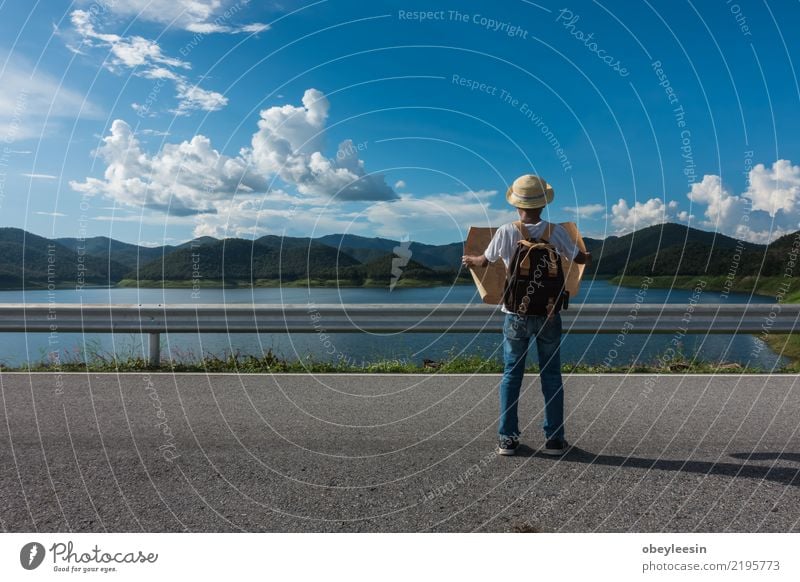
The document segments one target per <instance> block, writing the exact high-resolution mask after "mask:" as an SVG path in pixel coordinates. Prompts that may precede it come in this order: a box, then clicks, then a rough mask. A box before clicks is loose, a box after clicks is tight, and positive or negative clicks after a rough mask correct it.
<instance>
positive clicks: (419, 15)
mask: <svg viewBox="0 0 800 582" xmlns="http://www.w3.org/2000/svg"><path fill="white" fill-rule="evenodd" d="M397 19H398V20H405V21H411V22H458V23H463V24H471V25H474V26H478V27H480V28H483V29H485V30H488V31H490V32H499V33H502V34H505V35H506V36H508V37H510V38H521V39H523V40H528V30H527V29H526V28H523V27H521V26H519V25H516V24H512V23H511V22H508V21H505V20H498V19H496V18H492V17H490V16H485V15H483V14H480V13H469V12H461V11H459V10H398V11H397Z"/></svg>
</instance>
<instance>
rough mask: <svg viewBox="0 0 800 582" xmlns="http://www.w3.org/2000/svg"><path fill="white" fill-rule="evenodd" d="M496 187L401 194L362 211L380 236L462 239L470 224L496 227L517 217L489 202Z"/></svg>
mask: <svg viewBox="0 0 800 582" xmlns="http://www.w3.org/2000/svg"><path fill="white" fill-rule="evenodd" d="M496 196H497V191H495V190H478V191H474V192H462V193H456V194H434V195H430V196H425V197H416V196H413V195H411V194H405V193H404V194H401V195H400V198H399V199H397V200H391V201H386V202H379V203H377V204H373V205H371V206H369V207H368V208H367V209H365V210H364V212H363V214H364V216H365V217H366V219H367V221H368V222H369V223H370V225H371V226H372V231H373V232H374V233H375V234H377V235H380V236H385V237H390V238H399V237H402V236H404V235H408V236H409V238H410V239H411V240H417V241H424V240H433V239H442V238H445V239H447V240H452V241H458V240H464V239H465V238H466V235H467V231H468V230H469V227H470V226H498V225H500V224H504V223H506V222H510V221H512V220H516V219H517V218H518V217H517V216H516V215H515V213H514V212H513V210H512V209H505V208H504V209H502V210H495V209H493V208H489V206H488V202H489V200H490V199H491V198H493V197H496Z"/></svg>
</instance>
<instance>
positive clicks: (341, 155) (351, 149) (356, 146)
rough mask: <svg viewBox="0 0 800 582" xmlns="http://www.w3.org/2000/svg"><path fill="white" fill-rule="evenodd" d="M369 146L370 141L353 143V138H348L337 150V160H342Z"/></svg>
mask: <svg viewBox="0 0 800 582" xmlns="http://www.w3.org/2000/svg"><path fill="white" fill-rule="evenodd" d="M368 147H369V142H367V141H362V142H358V143H353V141H352V140H349V139H348V140H347V141H345V142H343V147H340V148H339V149H338V150H336V161H337V162H341V161H342V160H344V159H345V158H349V157H350V156H352V155H354V154H357V153H360V152H363V151H366V149H367V148H368Z"/></svg>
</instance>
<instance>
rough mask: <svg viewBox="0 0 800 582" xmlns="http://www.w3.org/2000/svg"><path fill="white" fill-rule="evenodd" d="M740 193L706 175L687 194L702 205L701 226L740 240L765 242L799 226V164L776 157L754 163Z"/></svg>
mask: <svg viewBox="0 0 800 582" xmlns="http://www.w3.org/2000/svg"><path fill="white" fill-rule="evenodd" d="M749 182H750V185H749V187H748V189H747V190H746V191H745V192H744V193H743V194H742V195H736V194H733V193H732V192H731V191H730V190H729V189H728V188H726V187H725V186H724V185H723V183H722V179H721V178H720V177H719V176H717V175H713V174H711V175H705V176H703V180H702V181H700V182H696V183H694V184H692V188H691V191H690V192H689V193H688V194H687V195H686V196H687V198H689V200H691V201H692V202H693V203H696V204H702V205H705V210H704V212H703V215H704V216H705V220H703V221H701V222H700V225H699V226H700V227H701V228H706V229H712V230H715V231H717V232H721V233H723V234H726V235H728V236H732V237H736V238H739V239H742V240H746V241H750V242H755V243H761V244H766V243H769V242H771V241H773V240H775V239H776V238H779V237H781V236H783V235H785V234H789V233H792V232H795V231H796V230H798V228H800V222H798V220H799V219H800V212H798V211H797V209H796V205H795V200H796V199H797V197H798V193H799V192H800V167H798V166H792V165H791V162H789V161H788V160H778V161H777V162H775V163H774V164H773V165H772V168H771V169H767V168H766V167H765V166H764V165H763V164H757V165H756V166H754V167H753V168H752V170H751V171H750V174H749Z"/></svg>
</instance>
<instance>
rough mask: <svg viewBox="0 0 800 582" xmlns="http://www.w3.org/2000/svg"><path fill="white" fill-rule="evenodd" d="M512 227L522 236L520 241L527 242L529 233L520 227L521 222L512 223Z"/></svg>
mask: <svg viewBox="0 0 800 582" xmlns="http://www.w3.org/2000/svg"><path fill="white" fill-rule="evenodd" d="M514 225H515V226H516V227H517V230H519V233H520V234H521V235H522V240H528V239H529V238H530V236H531V233H529V232H528V229H527V228H525V227H524V226H523V225H522V221H521V220H516V221H514Z"/></svg>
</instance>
